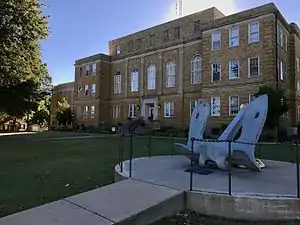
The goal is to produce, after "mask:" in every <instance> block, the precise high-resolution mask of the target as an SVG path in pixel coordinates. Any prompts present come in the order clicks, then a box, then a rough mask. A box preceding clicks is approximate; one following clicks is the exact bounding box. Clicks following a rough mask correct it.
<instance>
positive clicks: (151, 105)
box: [147, 103, 154, 120]
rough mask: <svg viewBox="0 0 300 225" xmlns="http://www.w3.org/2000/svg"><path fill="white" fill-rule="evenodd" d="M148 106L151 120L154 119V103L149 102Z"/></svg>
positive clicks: (148, 114)
mask: <svg viewBox="0 0 300 225" xmlns="http://www.w3.org/2000/svg"><path fill="white" fill-rule="evenodd" d="M147 108H148V112H147V117H148V119H149V120H153V119H154V103H148V104H147Z"/></svg>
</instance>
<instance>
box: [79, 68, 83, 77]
mask: <svg viewBox="0 0 300 225" xmlns="http://www.w3.org/2000/svg"><path fill="white" fill-rule="evenodd" d="M79 77H82V67H81V66H80V67H79Z"/></svg>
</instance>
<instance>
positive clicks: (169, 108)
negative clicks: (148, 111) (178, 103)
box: [164, 102, 174, 118]
mask: <svg viewBox="0 0 300 225" xmlns="http://www.w3.org/2000/svg"><path fill="white" fill-rule="evenodd" d="M173 116H174V102H165V103H164V117H165V118H170V117H173Z"/></svg>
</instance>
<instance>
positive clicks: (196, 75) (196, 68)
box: [191, 56, 202, 84]
mask: <svg viewBox="0 0 300 225" xmlns="http://www.w3.org/2000/svg"><path fill="white" fill-rule="evenodd" d="M201 83H202V58H201V57H200V56H196V57H194V58H193V60H192V64H191V84H201Z"/></svg>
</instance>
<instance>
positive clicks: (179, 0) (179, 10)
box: [176, 0, 182, 18]
mask: <svg viewBox="0 0 300 225" xmlns="http://www.w3.org/2000/svg"><path fill="white" fill-rule="evenodd" d="M176 15H177V17H178V18H180V17H182V0H176Z"/></svg>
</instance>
